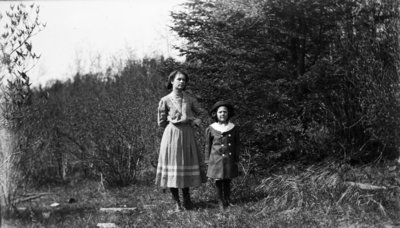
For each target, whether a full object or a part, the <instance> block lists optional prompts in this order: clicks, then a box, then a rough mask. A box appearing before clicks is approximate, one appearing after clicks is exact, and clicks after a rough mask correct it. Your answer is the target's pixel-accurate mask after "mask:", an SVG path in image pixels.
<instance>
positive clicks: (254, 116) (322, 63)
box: [0, 0, 400, 227]
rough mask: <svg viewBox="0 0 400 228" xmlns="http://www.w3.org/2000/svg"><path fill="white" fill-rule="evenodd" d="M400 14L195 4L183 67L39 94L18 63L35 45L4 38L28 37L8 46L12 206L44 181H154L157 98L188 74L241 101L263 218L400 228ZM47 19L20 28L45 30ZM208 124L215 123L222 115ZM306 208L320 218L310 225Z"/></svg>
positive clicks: (241, 185)
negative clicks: (175, 74)
mask: <svg viewBox="0 0 400 228" xmlns="http://www.w3.org/2000/svg"><path fill="white" fill-rule="evenodd" d="M399 7H400V4H399V3H398V2H397V1H390V0H383V1H378V0H368V1H361V0H360V1H358V0H333V1H316V0H300V1H291V0H243V1H227V0H213V1H211V0H210V1H208V0H205V1H202V0H190V1H188V2H187V3H186V4H185V8H184V10H182V11H180V12H172V13H171V17H172V18H173V22H174V24H173V26H172V28H171V29H172V30H173V31H175V32H176V33H177V34H178V35H179V36H180V37H181V38H184V39H185V40H186V43H185V44H184V45H182V46H179V47H176V48H177V49H178V50H179V51H180V53H181V54H182V55H184V56H185V59H186V60H185V61H184V62H178V61H176V60H174V59H172V58H164V57H162V56H161V57H159V58H144V59H130V60H128V61H126V62H125V63H124V65H123V66H121V67H120V68H119V69H117V71H115V70H114V69H111V68H109V70H107V71H105V72H98V73H97V72H95V73H89V74H83V75H82V74H80V73H78V72H77V74H76V76H75V77H74V78H73V79H71V80H68V81H57V82H55V83H53V84H52V85H50V86H48V87H38V88H31V87H30V83H29V76H28V75H26V74H25V72H24V71H23V70H21V69H22V68H19V67H20V66H21V65H23V64H26V63H27V62H29V61H28V59H29V60H32V59H33V60H34V59H35V58H37V56H36V55H35V54H33V53H32V52H31V47H30V45H32V44H31V43H29V42H28V40H27V39H25V38H24V37H23V34H21V36H17V35H18V33H17V32H18V31H16V32H15V33H14V31H13V32H8V31H6V32H4V34H6V33H7V35H4V34H3V38H2V39H4V40H6V39H8V38H9V37H13V36H15V37H17V38H15V40H14V41H10V43H12V42H14V43H15V44H16V45H15V46H12V47H13V48H12V50H15V51H12V52H11V53H9V54H8V55H5V53H7V49H5V48H3V49H2V50H3V55H2V76H4V75H6V73H4V74H3V72H8V73H10V74H14V76H15V78H14V79H13V80H9V81H4V80H3V88H4V89H5V91H6V92H5V93H4V94H3V97H2V98H3V101H4V102H3V104H4V105H3V120H4V122H5V123H6V125H4V126H5V127H6V129H8V131H9V132H11V134H10V135H11V136H10V137H11V138H12V140H11V141H12V143H10V144H9V147H10V148H12V150H11V152H10V151H9V152H8V154H7V153H5V152H4V148H5V147H4V143H3V145H2V150H3V151H2V157H0V162H1V163H2V164H3V165H2V166H1V167H2V169H3V174H4V173H5V171H4V169H7V170H8V171H9V172H7V173H12V175H11V174H10V175H9V176H8V177H7V178H4V176H3V177H2V192H1V193H2V195H1V196H2V200H1V202H2V204H1V208H3V210H2V211H3V212H4V211H15V210H17V205H18V204H19V203H21V202H23V201H22V200H21V199H24V196H26V191H27V189H32V188H33V189H40V188H41V187H43V186H49V185H52V186H53V185H63V184H67V183H71V182H76V181H77V180H92V181H95V182H100V183H101V185H103V186H106V188H107V189H108V188H110V189H113V188H115V187H124V186H132V185H135V184H136V185H139V183H141V182H146V183H151V184H152V181H153V179H152V176H154V172H155V166H156V163H157V156H158V147H159V142H160V137H161V134H162V129H160V128H158V126H157V121H156V110H157V105H158V101H159V99H160V98H161V97H162V96H164V95H165V94H167V91H166V90H165V83H166V76H167V75H168V74H169V73H170V72H171V71H172V70H175V69H181V70H184V71H186V72H187V73H188V74H189V76H190V81H189V86H188V92H189V93H191V94H193V95H194V96H195V97H197V99H198V100H199V101H200V102H201V104H202V106H203V107H204V108H206V109H208V108H209V107H210V106H211V105H212V104H213V103H214V102H216V101H218V100H231V101H232V102H233V103H234V105H235V108H236V110H237V114H238V115H237V116H236V117H235V118H234V119H233V121H234V122H235V123H236V124H238V125H239V126H240V127H241V129H242V130H241V139H242V142H243V145H244V147H243V150H242V154H241V162H240V170H241V174H242V175H241V177H240V178H239V180H238V181H236V182H235V187H234V192H235V193H236V195H237V196H238V199H243V201H245V199H247V198H249V197H250V196H251V197H256V198H255V199H257V202H258V203H259V209H260V210H259V213H258V214H257V215H260V214H261V215H264V216H265V217H271V216H270V215H271V214H270V213H281V212H284V213H286V214H284V216H283V215H282V214H281V215H282V219H283V220H279V216H278V218H275V219H277V220H276V221H275V222H276V224H278V225H279V224H281V225H282V224H286V225H288V226H289V225H294V226H295V225H296V224H298V223H297V222H298V221H297V220H296V219H303V220H302V224H304V222H305V221H306V222H309V221H310V220H311V221H312V222H313V223H311V224H314V222H316V224H317V226H318V225H324V226H336V225H337V224H336V223H335V222H334V221H338V218H339V217H346V218H347V219H349V220H351V219H350V218H351V217H352V216H353V217H355V220H351V221H350V223H354V221H361V222H366V223H372V224H375V223H379V222H381V221H385V222H390V223H396V222H397V223H398V222H400V221H399V220H398V218H397V216H396V214H398V212H399V210H400V199H399V195H400V187H399V185H400V178H399V172H400V171H399V169H400V167H399V165H398V163H396V159H398V157H399V146H400V144H399V143H400V142H399V140H400V138H399V127H400V117H399V115H398V113H399V110H400V105H399V97H398V96H399V91H400V90H399V89H400V88H399V53H400V52H399V31H400V26H399V25H400V24H399V10H400V8H399ZM15 10H17V9H16V8H15ZM15 12H16V13H15V15H14V16H13V14H10V15H9V16H8V17H9V18H11V19H12V18H16V19H15V20H16V21H18V23H19V21H20V19H18V15H19V16H20V17H22V16H23V15H24V13H23V12H24V11H23V10H21V11H20V10H19V9H18V10H17V11H15ZM11 21H12V20H11ZM21 21H22V22H23V20H21ZM15 23H16V22H15ZM35 23H36V24H33V25H30V26H27V27H26V28H25V30H24V28H22V30H24V31H25V32H26V33H27V30H28V31H32V32H33V31H36V30H35V29H38V28H40V26H41V25H40V23H39V22H37V21H36V22H35ZM12 25H14V24H12V23H11V26H10V27H9V28H8V29H10V31H11V29H12V28H13V26H12ZM15 26H17V25H14V28H15ZM22 30H21V31H22ZM11 40H12V39H11ZM18 41H21V42H20V43H19V45H18ZM2 45H3V46H2V47H5V45H4V43H3V44H2ZM13 55H15V59H14V57H13ZM7 56H8V57H7ZM14 60H15V61H14ZM18 61H19V62H20V63H21V64H18ZM115 72H117V73H115ZM203 120H204V123H203V128H204V127H205V126H206V125H207V124H209V123H210V121H211V119H210V118H209V117H203ZM202 134H203V132H202V131H199V132H198V136H199V137H198V138H199V145H202ZM4 164H7V165H4ZM4 186H8V187H4ZM371 190H373V191H372V192H371ZM210 191H211V190H210ZM210 194H211V193H210ZM256 205H258V204H256ZM300 208H301V209H303V210H304V209H306V211H308V212H310V213H309V214H308V215H307V216H310V217H307V216H305V214H302V215H303V216H298V215H299V213H303V212H301V211H300V210H297V209H300ZM321 208H323V210H322V211H324V212H326V214H325V216H333V217H331V218H330V219H327V220H326V221H325V223H321V221H318V222H319V223H317V220H318V218H312V216H311V215H312V213H313V212H314V210H318V211H321ZM328 208H329V209H328ZM294 209H296V210H294ZM243 210H245V209H243ZM288 211H289V212H290V213H291V214H290V216H289V215H288V214H287V213H288ZM242 212H243V211H241V210H238V212H237V213H242ZM160 213H161V212H160ZM249 213H250V212H249ZM321 213H322V212H321ZM349 213H350V214H351V215H349ZM371 214H372V215H373V216H369V215H371ZM296 215H297V216H296ZM285 216H286V217H285ZM288 216H289V217H290V218H291V220H287V217H288ZM336 216H337V217H336ZM161 217H162V216H161ZM285 218H286V219H285ZM304 218H307V219H304ZM324 218H325V217H324ZM164 219H165V218H164ZM263 219H265V218H263ZM263 219H261V220H260V219H259V220H258V221H259V222H260V223H254V221H249V220H243V221H239V222H234V223H229V222H232V221H231V220H229V219H228V218H227V219H226V220H223V221H222V223H223V222H226V223H228V224H230V225H233V226H238V227H241V226H242V225H245V226H257V225H261V224H262V225H264V224H263V223H262V220H263ZM271 219H273V218H270V220H268V221H269V222H271ZM161 220H162V218H161ZM204 220H207V219H204ZM178 221H181V220H178ZM211 221H213V222H214V224H212V225H217V226H219V225H221V221H220V220H218V219H217V220H212V219H211ZM283 221H285V223H283ZM131 222H132V221H131ZM251 222H253V223H251ZM204 223H206V222H205V221H203V220H201V219H199V224H203V225H204ZM182 224H184V223H183V222H182ZM182 224H180V225H182ZM199 224H198V225H199ZM269 224H272V225H273V224H274V223H273V222H272V223H269ZM307 224H308V223H307ZM175 225H177V224H175ZM178 226H179V225H178Z"/></svg>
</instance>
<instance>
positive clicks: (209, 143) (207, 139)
mask: <svg viewBox="0 0 400 228" xmlns="http://www.w3.org/2000/svg"><path fill="white" fill-rule="evenodd" d="M212 140H213V139H212V135H211V131H210V127H208V128H207V129H206V132H205V151H204V152H205V153H204V154H205V155H204V163H206V164H208V160H209V158H210V154H211V146H212Z"/></svg>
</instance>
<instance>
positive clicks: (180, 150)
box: [156, 124, 202, 188]
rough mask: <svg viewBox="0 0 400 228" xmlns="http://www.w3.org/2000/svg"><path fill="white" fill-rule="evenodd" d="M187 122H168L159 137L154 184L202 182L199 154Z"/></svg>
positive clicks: (181, 185)
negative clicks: (176, 123)
mask: <svg viewBox="0 0 400 228" xmlns="http://www.w3.org/2000/svg"><path fill="white" fill-rule="evenodd" d="M194 133H195V132H194V129H193V128H192V127H191V126H190V125H189V124H180V125H174V124H168V125H167V127H166V128H165V130H164V134H163V136H162V139H161V145H160V154H159V157H158V165H157V174H156V184H157V185H160V187H162V188H185V187H196V186H199V185H200V184H201V182H202V178H201V175H200V154H199V151H198V148H197V145H196V140H195V137H194V136H195V134H194Z"/></svg>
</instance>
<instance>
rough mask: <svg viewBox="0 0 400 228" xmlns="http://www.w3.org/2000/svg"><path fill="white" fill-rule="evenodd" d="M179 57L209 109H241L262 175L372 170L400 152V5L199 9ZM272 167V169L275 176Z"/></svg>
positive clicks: (182, 15)
mask: <svg viewBox="0 0 400 228" xmlns="http://www.w3.org/2000/svg"><path fill="white" fill-rule="evenodd" d="M185 6H186V9H185V10H184V11H181V12H177V13H173V14H172V17H173V19H174V26H173V30H174V31H176V32H177V34H178V35H179V36H180V37H182V38H185V39H186V40H187V44H186V45H184V46H182V47H178V49H179V50H180V52H181V53H182V54H183V55H185V56H186V59H187V63H186V67H187V69H188V71H189V72H191V73H192V74H193V75H194V76H195V77H194V83H195V84H196V86H195V88H197V93H199V94H201V96H202V99H203V100H204V102H205V103H206V104H208V105H211V104H212V103H213V102H215V101H216V100H219V99H231V100H232V101H234V103H235V104H236V105H237V108H238V109H239V112H238V113H240V115H239V116H238V117H237V121H238V122H239V124H240V125H241V126H242V127H243V129H244V134H243V135H244V137H243V138H244V140H245V141H246V145H247V149H248V150H249V151H251V156H252V157H255V158H259V159H256V160H258V165H257V164H255V165H256V166H257V167H261V168H266V166H265V164H266V162H271V161H272V160H275V159H278V160H280V161H285V160H287V159H289V160H299V159H304V160H308V161H310V160H315V159H317V160H318V159H322V158H324V157H326V156H335V157H339V158H345V159H350V160H354V161H370V160H371V159H375V158H377V156H380V155H384V156H387V157H394V156H395V155H396V154H397V147H398V126H399V118H397V117H396V116H397V115H396V114H395V113H397V112H398V111H399V104H398V100H397V97H396V94H397V93H398V89H399V88H398V82H399V77H398V76H399V75H398V71H397V69H398V66H399V65H398V64H399V59H398V54H397V53H398V51H399V50H398V49H399V48H398V47H399V44H398V31H399V30H398V29H399V24H398V16H399V5H398V3H397V2H394V1H374V0H371V1H366V2H362V1H353V0H334V1H317V0H301V1H290V0H283V1H278V0H264V1H255V0H250V1H249V0H246V1H244V0H243V1H234V2H232V1H224V0H205V1H202V0H192V1H189V2H188V3H186V4H185ZM268 167H270V166H268Z"/></svg>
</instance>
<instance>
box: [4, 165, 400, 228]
mask: <svg viewBox="0 0 400 228" xmlns="http://www.w3.org/2000/svg"><path fill="white" fill-rule="evenodd" d="M399 174H400V165H399V164H398V163H396V162H392V163H384V164H378V165H369V166H360V167H356V168H354V167H350V166H343V165H342V166H340V165H336V164H328V165H327V164H323V165H320V166H312V167H306V168H302V169H300V168H298V167H296V168H293V167H292V169H291V170H286V171H285V172H284V173H276V174H274V175H270V176H269V177H265V178H263V180H261V178H247V179H246V180H244V179H241V178H237V179H236V180H235V181H234V189H233V200H234V202H233V203H234V204H235V205H234V206H231V207H229V208H227V209H226V210H225V211H220V209H219V208H218V206H217V202H216V199H215V194H214V189H213V186H212V184H211V183H207V184H204V185H203V186H201V187H198V188H194V189H192V190H191V192H192V200H193V201H194V203H195V205H196V208H195V209H193V210H189V211H183V212H173V210H172V209H173V208H174V206H173V203H172V200H171V196H170V193H169V191H166V192H165V193H164V192H163V191H162V189H159V188H157V187H155V186H154V185H153V182H152V179H151V177H150V178H147V179H143V180H142V181H138V182H137V183H135V184H134V185H131V186H128V187H124V188H104V187H103V186H102V185H101V184H100V183H99V182H96V181H88V180H80V181H78V182H74V183H73V184H72V183H69V184H65V185H61V186H44V187H42V188H41V189H35V191H36V192H47V193H51V194H48V195H45V196H43V197H41V198H39V199H35V200H32V201H30V202H27V203H25V204H23V205H22V204H21V205H19V207H20V212H19V213H18V214H16V215H14V216H12V217H10V218H8V219H9V220H7V223H8V224H13V225H10V226H9V227H96V225H97V224H98V223H115V224H116V225H117V226H118V227H400V199H399V192H400V191H399V189H400V188H399V186H400V175H399ZM349 183H353V184H352V185H351V184H349ZM357 183H358V185H357ZM361 183H363V184H364V185H360V184H361ZM371 186H372V187H371ZM55 202H57V203H59V204H60V205H59V206H57V207H51V206H50V205H51V204H52V203H55ZM109 207H119V208H124V207H127V208H134V209H133V210H131V211H129V212H102V211H100V208H109ZM3 226H4V227H7V226H6V225H4V224H3Z"/></svg>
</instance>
